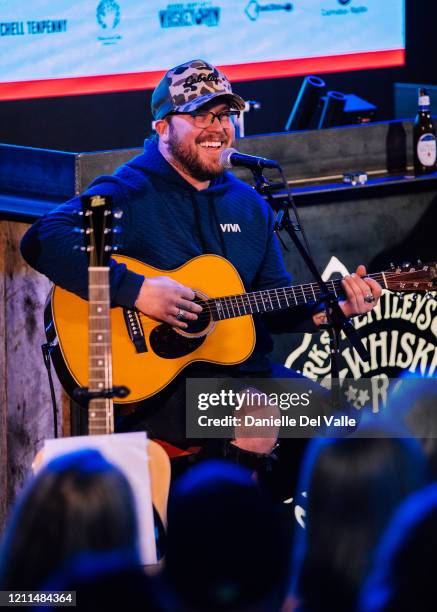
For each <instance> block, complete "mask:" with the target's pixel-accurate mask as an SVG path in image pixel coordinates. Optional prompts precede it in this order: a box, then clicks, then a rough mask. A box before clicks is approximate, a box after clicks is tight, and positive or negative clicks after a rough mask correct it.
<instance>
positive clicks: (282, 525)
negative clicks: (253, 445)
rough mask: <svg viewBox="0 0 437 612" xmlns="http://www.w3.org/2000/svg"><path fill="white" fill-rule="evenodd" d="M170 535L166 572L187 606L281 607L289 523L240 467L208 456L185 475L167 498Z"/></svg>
mask: <svg viewBox="0 0 437 612" xmlns="http://www.w3.org/2000/svg"><path fill="white" fill-rule="evenodd" d="M167 536H168V537H167V554H166V573H167V577H168V580H169V583H170V586H171V588H172V589H173V591H174V593H175V595H176V598H178V599H179V601H180V602H182V603H183V606H184V609H189V610H202V611H203V610H250V611H251V612H256V611H258V610H260V611H264V610H268V611H269V612H273V611H274V610H279V609H280V607H281V604H282V602H283V600H284V598H285V595H286V589H287V583H288V578H289V566H290V540H289V536H290V533H289V527H288V523H287V522H286V521H285V517H284V516H283V515H282V509H281V508H279V507H278V506H277V505H276V504H275V503H274V502H273V501H272V499H271V497H270V496H269V495H268V494H267V492H265V491H263V490H262V489H261V488H259V487H258V485H257V484H256V483H255V482H254V480H253V479H252V477H251V474H250V472H248V471H246V470H245V469H244V468H242V467H240V466H238V465H235V464H232V463H228V462H223V461H209V462H205V463H202V464H199V465H197V466H195V467H194V468H192V469H191V470H190V471H189V472H188V473H187V474H185V475H184V476H183V477H182V478H181V479H180V480H179V481H178V482H177V484H176V487H175V490H174V493H173V494H172V496H171V498H170V503H169V512H168V533H167Z"/></svg>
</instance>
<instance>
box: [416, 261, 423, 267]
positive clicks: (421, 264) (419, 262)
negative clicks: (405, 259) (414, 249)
mask: <svg viewBox="0 0 437 612" xmlns="http://www.w3.org/2000/svg"><path fill="white" fill-rule="evenodd" d="M416 265H417V266H420V267H422V266H423V261H422V260H421V259H418V260H417V261H416Z"/></svg>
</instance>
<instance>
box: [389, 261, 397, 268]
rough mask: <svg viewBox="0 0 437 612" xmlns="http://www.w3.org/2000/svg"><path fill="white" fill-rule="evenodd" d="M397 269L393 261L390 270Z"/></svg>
mask: <svg viewBox="0 0 437 612" xmlns="http://www.w3.org/2000/svg"><path fill="white" fill-rule="evenodd" d="M395 268H396V266H395V265H394V263H393V262H392V261H391V262H390V270H394V269H395Z"/></svg>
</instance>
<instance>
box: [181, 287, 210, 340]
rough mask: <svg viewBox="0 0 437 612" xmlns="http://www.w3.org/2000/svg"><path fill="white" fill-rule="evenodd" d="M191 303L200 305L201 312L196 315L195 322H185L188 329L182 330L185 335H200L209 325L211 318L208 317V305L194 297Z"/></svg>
mask: <svg viewBox="0 0 437 612" xmlns="http://www.w3.org/2000/svg"><path fill="white" fill-rule="evenodd" d="M193 302H195V303H196V304H200V306H202V308H203V310H202V312H201V313H200V314H199V315H198V317H197V320H196V321H185V323H186V324H187V325H188V327H187V328H186V329H185V330H184V331H185V332H186V333H187V334H200V333H202V332H203V331H204V330H205V329H206V328H207V327H208V325H209V323H210V320H211V317H210V316H208V305H205V302H204V300H202V298H199V297H197V296H196V297H195V298H194V300H193Z"/></svg>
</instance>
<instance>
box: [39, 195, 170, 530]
mask: <svg viewBox="0 0 437 612" xmlns="http://www.w3.org/2000/svg"><path fill="white" fill-rule="evenodd" d="M81 201H82V211H81V212H80V213H79V214H80V215H81V217H82V219H83V223H82V225H83V227H82V228H81V231H82V233H83V235H84V246H83V247H81V248H82V250H83V251H84V252H85V253H86V255H87V257H88V301H84V300H80V301H81V305H83V306H85V310H84V311H83V314H84V315H86V318H87V322H86V324H85V326H84V328H83V329H84V332H85V333H84V335H83V336H82V335H81V337H80V339H79V338H78V344H77V345H76V348H75V349H74V350H77V353H78V357H80V361H81V362H82V367H83V368H84V370H88V371H89V375H88V374H87V375H86V377H85V378H84V379H83V382H84V384H82V383H79V382H78V383H77V384H76V385H75V386H76V387H88V389H87V391H88V392H90V393H91V394H97V395H98V394H99V393H101V392H102V391H106V390H111V389H112V388H113V382H112V371H113V369H112V342H111V326H112V325H111V315H110V296H109V260H110V257H111V254H112V251H113V250H115V249H116V247H115V246H113V245H112V235H113V230H114V228H113V222H112V219H113V217H114V215H115V216H117V215H118V214H119V213H117V211H115V212H113V211H112V202H111V200H110V198H108V197H104V198H103V197H101V196H83V197H82V198H81ZM55 293H57V290H56V292H54V293H53V295H54V294H55ZM69 295H71V296H73V294H69ZM52 297H53V296H52ZM68 310H69V316H73V318H74V310H75V306H74V304H70V306H68ZM46 332H47V329H46ZM119 384H120V385H126V384H129V383H127V382H126V381H124V380H123V381H122V382H120V383H119ZM88 433H89V434H90V435H107V434H113V433H114V400H113V398H112V397H92V396H91V399H90V400H89V403H88ZM147 454H148V458H149V468H150V480H151V489H152V490H151V497H152V502H153V506H154V510H155V513H156V512H157V513H158V515H159V519H160V522H161V523H162V524H164V525H165V523H166V510H167V498H168V492H169V488H170V461H169V458H168V456H167V453H166V452H165V450H164V449H163V448H162V447H161V446H160V445H159V444H157V443H156V442H154V441H153V440H148V441H147ZM41 461H42V456H41V455H40V456H39V457H37V459H36V460H35V461H34V467H35V468H36V469H37V467H38V465H39V464H40V463H41ZM156 518H157V517H156V515H155V521H156ZM160 528H161V525H159V526H158V531H159V530H160ZM161 533H162V529H161Z"/></svg>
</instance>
